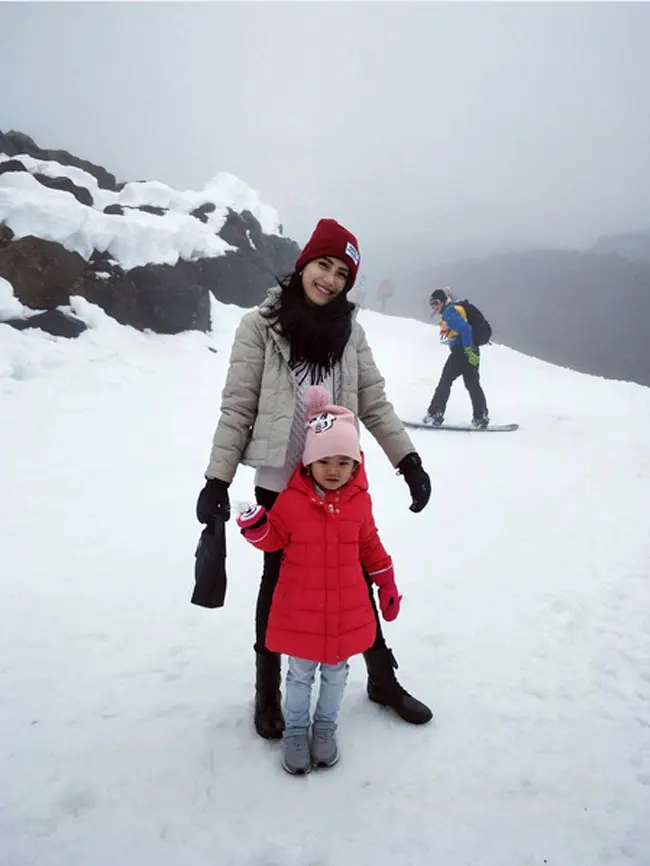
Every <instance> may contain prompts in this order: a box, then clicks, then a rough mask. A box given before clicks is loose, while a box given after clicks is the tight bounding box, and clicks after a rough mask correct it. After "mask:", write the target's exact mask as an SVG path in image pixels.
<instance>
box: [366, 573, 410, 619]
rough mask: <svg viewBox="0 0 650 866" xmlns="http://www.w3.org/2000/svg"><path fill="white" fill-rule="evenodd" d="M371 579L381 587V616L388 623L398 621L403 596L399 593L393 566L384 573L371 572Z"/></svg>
mask: <svg viewBox="0 0 650 866" xmlns="http://www.w3.org/2000/svg"><path fill="white" fill-rule="evenodd" d="M370 577H371V578H372V579H373V581H374V582H375V583H376V584H377V586H378V587H379V607H380V608H381V615H382V616H383V618H384V619H385V620H386V622H392V621H393V620H394V619H397V614H398V613H399V608H400V602H401V601H402V596H401V595H400V594H399V593H398V591H397V585H396V583H395V573H394V572H393V566H392V565H391V566H390V568H385V569H384V570H383V571H375V572H371V573H370Z"/></svg>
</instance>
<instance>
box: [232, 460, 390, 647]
mask: <svg viewBox="0 0 650 866" xmlns="http://www.w3.org/2000/svg"><path fill="white" fill-rule="evenodd" d="M244 535H245V536H246V538H247V539H248V540H249V541H250V542H251V543H252V544H254V545H255V547H258V548H259V549H260V550H264V551H267V552H272V551H274V550H280V549H284V557H283V559H282V566H281V568H280V577H279V579H278V584H277V587H276V589H275V593H274V595H273V603H272V606H271V613H270V616H269V623H268V628H267V633H266V646H267V648H268V649H269V650H271V651H273V652H280V653H285V654H286V655H293V656H298V657H299V658H303V659H311V660H312V661H317V662H325V663H327V664H337V663H338V662H340V661H342V660H343V659H346V658H349V657H350V656H352V655H356V654H358V653H362V652H363V651H364V650H367V649H369V647H371V646H372V644H373V643H374V640H375V635H376V629H377V625H376V620H375V614H374V612H373V609H372V605H371V602H370V598H369V595H368V586H367V584H366V582H365V580H364V577H363V572H362V566H364V567H365V568H366V570H367V571H368V572H369V574H370V576H371V577H372V578H373V580H374V581H375V582H376V583H377V584H378V585H379V586H387V585H392V584H393V583H394V577H393V567H392V563H391V559H390V557H389V556H388V554H387V553H386V551H385V549H384V547H383V545H382V543H381V541H380V539H379V535H378V533H377V528H376V526H375V522H374V519H373V516H372V501H371V499H370V494H369V493H368V479H367V477H366V473H365V470H364V468H363V465H361V466H359V468H358V469H357V471H356V473H355V475H354V476H353V477H352V478H351V479H350V481H349V482H348V483H347V484H346V485H345V487H342V488H341V489H339V490H336V491H327V492H326V493H325V497H324V498H322V497H320V496H319V495H318V493H317V492H316V491H315V489H314V486H313V482H312V480H311V478H310V476H308V475H306V474H304V473H303V472H301V465H299V466H298V468H297V469H296V471H295V472H294V474H293V475H292V477H291V480H290V481H289V485H288V487H287V489H286V490H284V491H283V492H282V493H281V494H280V495H279V496H278V498H277V500H276V502H275V504H274V506H273V508H272V509H271V511H270V512H269V513H268V519H267V520H266V521H263V522H262V524H261V525H260V523H259V522H258V523H257V524H256V528H255V529H250V530H246V531H244Z"/></svg>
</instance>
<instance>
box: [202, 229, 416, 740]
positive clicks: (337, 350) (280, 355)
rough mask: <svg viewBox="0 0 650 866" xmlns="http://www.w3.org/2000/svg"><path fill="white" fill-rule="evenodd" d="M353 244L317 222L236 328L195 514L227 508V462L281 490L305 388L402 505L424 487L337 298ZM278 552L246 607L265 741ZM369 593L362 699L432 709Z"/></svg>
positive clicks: (292, 459)
mask: <svg viewBox="0 0 650 866" xmlns="http://www.w3.org/2000/svg"><path fill="white" fill-rule="evenodd" d="M359 262H360V255H359V247H358V244H357V239H356V238H355V237H354V235H353V234H351V232H349V231H348V230H347V229H345V228H344V227H343V226H341V225H339V224H338V223H337V222H336V221H335V220H331V219H322V220H320V221H319V223H318V225H317V226H316V228H315V230H314V233H313V234H312V236H311V238H310V239H309V241H308V242H307V245H306V246H305V248H304V249H303V251H302V253H301V254H300V256H299V257H298V260H297V262H296V266H295V269H294V272H293V274H292V275H291V276H290V277H288V278H287V279H286V280H284V281H282V282H280V284H279V286H278V287H274V288H273V289H271V290H270V291H269V295H268V297H267V299H266V300H265V301H264V303H262V304H261V305H260V307H258V308H256V309H254V310H251V311H250V312H248V313H246V314H245V315H244V316H243V317H242V319H241V322H240V324H239V327H238V328H237V331H236V333H235V339H234V342H233V346H232V351H231V355H230V367H229V370H228V375H227V378H226V383H225V386H224V389H223V392H222V395H221V415H220V417H219V422H218V424H217V429H216V431H215V434H214V440H213V443H212V452H211V454H210V461H209V464H208V468H207V470H206V473H205V476H206V479H207V481H206V484H205V486H204V488H203V490H202V491H201V492H200V494H199V498H198V501H197V506H196V512H197V517H198V519H199V522H201V523H205V524H210V523H212V522H214V520H215V519H216V518H217V517H220V518H221V519H223V520H227V519H228V518H229V516H230V502H229V498H228V487H229V485H230V483H231V481H232V480H233V478H234V476H235V472H236V471H237V466H238V465H239V464H240V463H243V464H245V465H247V466H254V467H255V468H256V470H257V471H256V475H255V496H256V499H257V501H258V503H259V504H260V505H263V506H264V508H266V509H267V510H268V509H270V508H271V507H272V506H273V503H274V502H275V500H276V498H277V496H278V494H279V493H280V492H281V491H282V490H284V488H285V487H286V485H287V482H288V481H289V478H290V477H291V475H292V473H293V471H294V469H295V467H296V465H297V464H298V462H299V461H300V458H301V456H302V451H303V447H304V443H305V429H304V416H305V394H306V391H307V388H308V387H309V386H310V385H318V384H321V385H324V386H325V387H326V388H327V389H328V391H329V392H330V394H332V395H333V399H334V401H335V402H336V403H338V404H339V405H341V406H345V408H346V409H349V410H350V411H351V412H353V413H354V414H355V415H357V416H358V417H359V418H360V420H361V421H362V422H363V424H364V425H365V427H367V429H368V430H369V431H370V433H372V435H373V436H374V437H375V439H376V440H377V441H378V442H379V444H380V446H381V447H382V449H383V450H384V452H385V453H386V456H387V457H388V459H389V460H390V461H391V463H392V464H393V466H395V467H396V468H397V469H398V470H399V473H400V474H401V475H402V476H403V477H404V479H405V481H406V483H407V485H408V487H409V490H410V493H411V498H412V500H413V501H412V504H411V506H410V509H411V511H415V512H418V511H421V510H422V509H423V508H424V507H425V505H426V504H427V502H428V501H429V496H430V495H431V483H430V481H429V476H428V475H427V473H426V472H425V471H424V469H423V468H422V461H421V460H420V457H419V455H418V454H417V452H416V451H415V448H414V447H413V443H412V442H411V440H410V438H409V436H408V434H407V433H406V431H405V430H404V427H403V425H402V423H401V421H400V420H399V418H398V417H397V415H396V414H395V411H394V410H393V407H392V405H391V404H390V403H389V402H388V400H387V399H386V394H385V391H384V380H383V378H382V376H381V374H380V373H379V370H378V369H377V367H376V365H375V362H374V360H373V357H372V353H371V351H370V347H369V346H368V343H367V341H366V336H365V333H364V330H363V328H362V327H361V325H360V324H359V323H358V322H357V321H356V316H355V313H356V307H355V305H354V304H351V303H350V302H349V301H348V300H347V297H346V296H347V293H348V292H349V291H350V289H351V288H352V286H353V285H354V281H355V279H356V276H357V273H358V270H359ZM281 559H282V552H281V551H279V552H276V553H266V554H264V569H263V573H262V580H261V584H260V590H259V595H258V599H257V612H256V641H255V647H254V649H255V659H256V685H255V727H256V730H257V732H258V734H259V735H260V736H262V737H266V738H268V739H279V738H280V737H281V736H282V731H283V729H284V721H283V717H282V707H281V696H280V655H279V654H277V653H272V652H269V651H268V650H267V649H266V644H265V638H266V628H267V623H268V618H269V611H270V608H271V600H272V598H273V591H274V589H275V586H276V584H277V581H278V575H279V571H280V561H281ZM366 581H367V584H368V592H369V594H370V598H371V600H372V605H373V609H374V611H375V620H376V622H377V634H376V639H375V642H374V644H373V646H372V647H371V648H370V649H369V650H367V651H366V652H365V653H364V659H365V661H366V666H367V669H368V686H367V690H368V697H369V698H370V699H371V700H372V701H375V702H376V703H379V704H383V705H385V706H389V707H392V708H393V709H394V710H395V711H396V712H397V713H398V715H399V716H401V718H403V719H404V720H405V721H407V722H411V723H412V724H423V723H425V722H428V721H429V720H430V719H431V717H432V713H431V711H430V710H429V708H428V707H427V706H425V704H423V703H421V702H420V701H418V700H417V699H416V698H414V697H412V696H411V695H409V694H408V692H406V691H405V690H404V689H403V688H402V687H401V686H400V684H399V683H398V681H397V679H396V677H395V668H397V662H396V660H395V657H394V656H393V653H392V651H391V650H390V649H389V648H388V647H387V646H386V643H385V641H384V637H383V634H382V631H381V625H380V622H379V616H378V614H377V605H376V602H375V599H374V595H373V591H372V582H371V581H370V578H369V577H368V576H367V575H366Z"/></svg>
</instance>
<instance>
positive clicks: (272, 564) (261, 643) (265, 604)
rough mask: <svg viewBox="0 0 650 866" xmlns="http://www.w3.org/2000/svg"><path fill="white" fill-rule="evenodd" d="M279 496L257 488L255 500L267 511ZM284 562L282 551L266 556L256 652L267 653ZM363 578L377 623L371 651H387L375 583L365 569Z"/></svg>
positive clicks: (256, 636)
mask: <svg viewBox="0 0 650 866" xmlns="http://www.w3.org/2000/svg"><path fill="white" fill-rule="evenodd" d="M278 496H279V494H278V493H276V492H275V491H273V490H266V489H265V488H264V487H256V488H255V499H256V500H257V502H258V504H259V505H263V506H264V508H266V510H267V511H269V510H270V509H271V508H272V507H273V503H274V502H275V500H276V499H277V498H278ZM281 562H282V551H281V550H278V551H275V552H274V553H265V554H264V568H263V570H262V580H261V582H260V590H259V593H258V596H257V609H256V612H255V647H254V649H255V652H258V653H267V652H268V650H267V649H266V628H267V625H268V622H269V614H270V612H271V602H272V601H273V593H274V592H275V587H276V585H277V582H278V578H279V576H280V563H281ZM363 576H364V578H365V581H366V584H367V586H368V595H369V596H370V603H371V604H372V609H373V611H374V613H375V621H376V623H377V632H376V636H375V642H374V644H373V645H372V647H370V649H385V648H386V641H385V640H384V635H383V633H382V630H381V625H380V622H379V612H378V610H377V602H376V601H375V596H374V593H373V590H372V588H373V582H372V580H371V579H370V577H369V576H368V573H367V572H366V570H365V568H364V570H363Z"/></svg>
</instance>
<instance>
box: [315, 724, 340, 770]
mask: <svg viewBox="0 0 650 866" xmlns="http://www.w3.org/2000/svg"><path fill="white" fill-rule="evenodd" d="M335 731H336V722H314V725H313V727H312V729H311V759H312V761H313V763H314V766H315V767H331V766H333V765H334V764H335V763H336V762H337V761H338V759H339V747H338V746H337V745H336V736H335Z"/></svg>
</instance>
